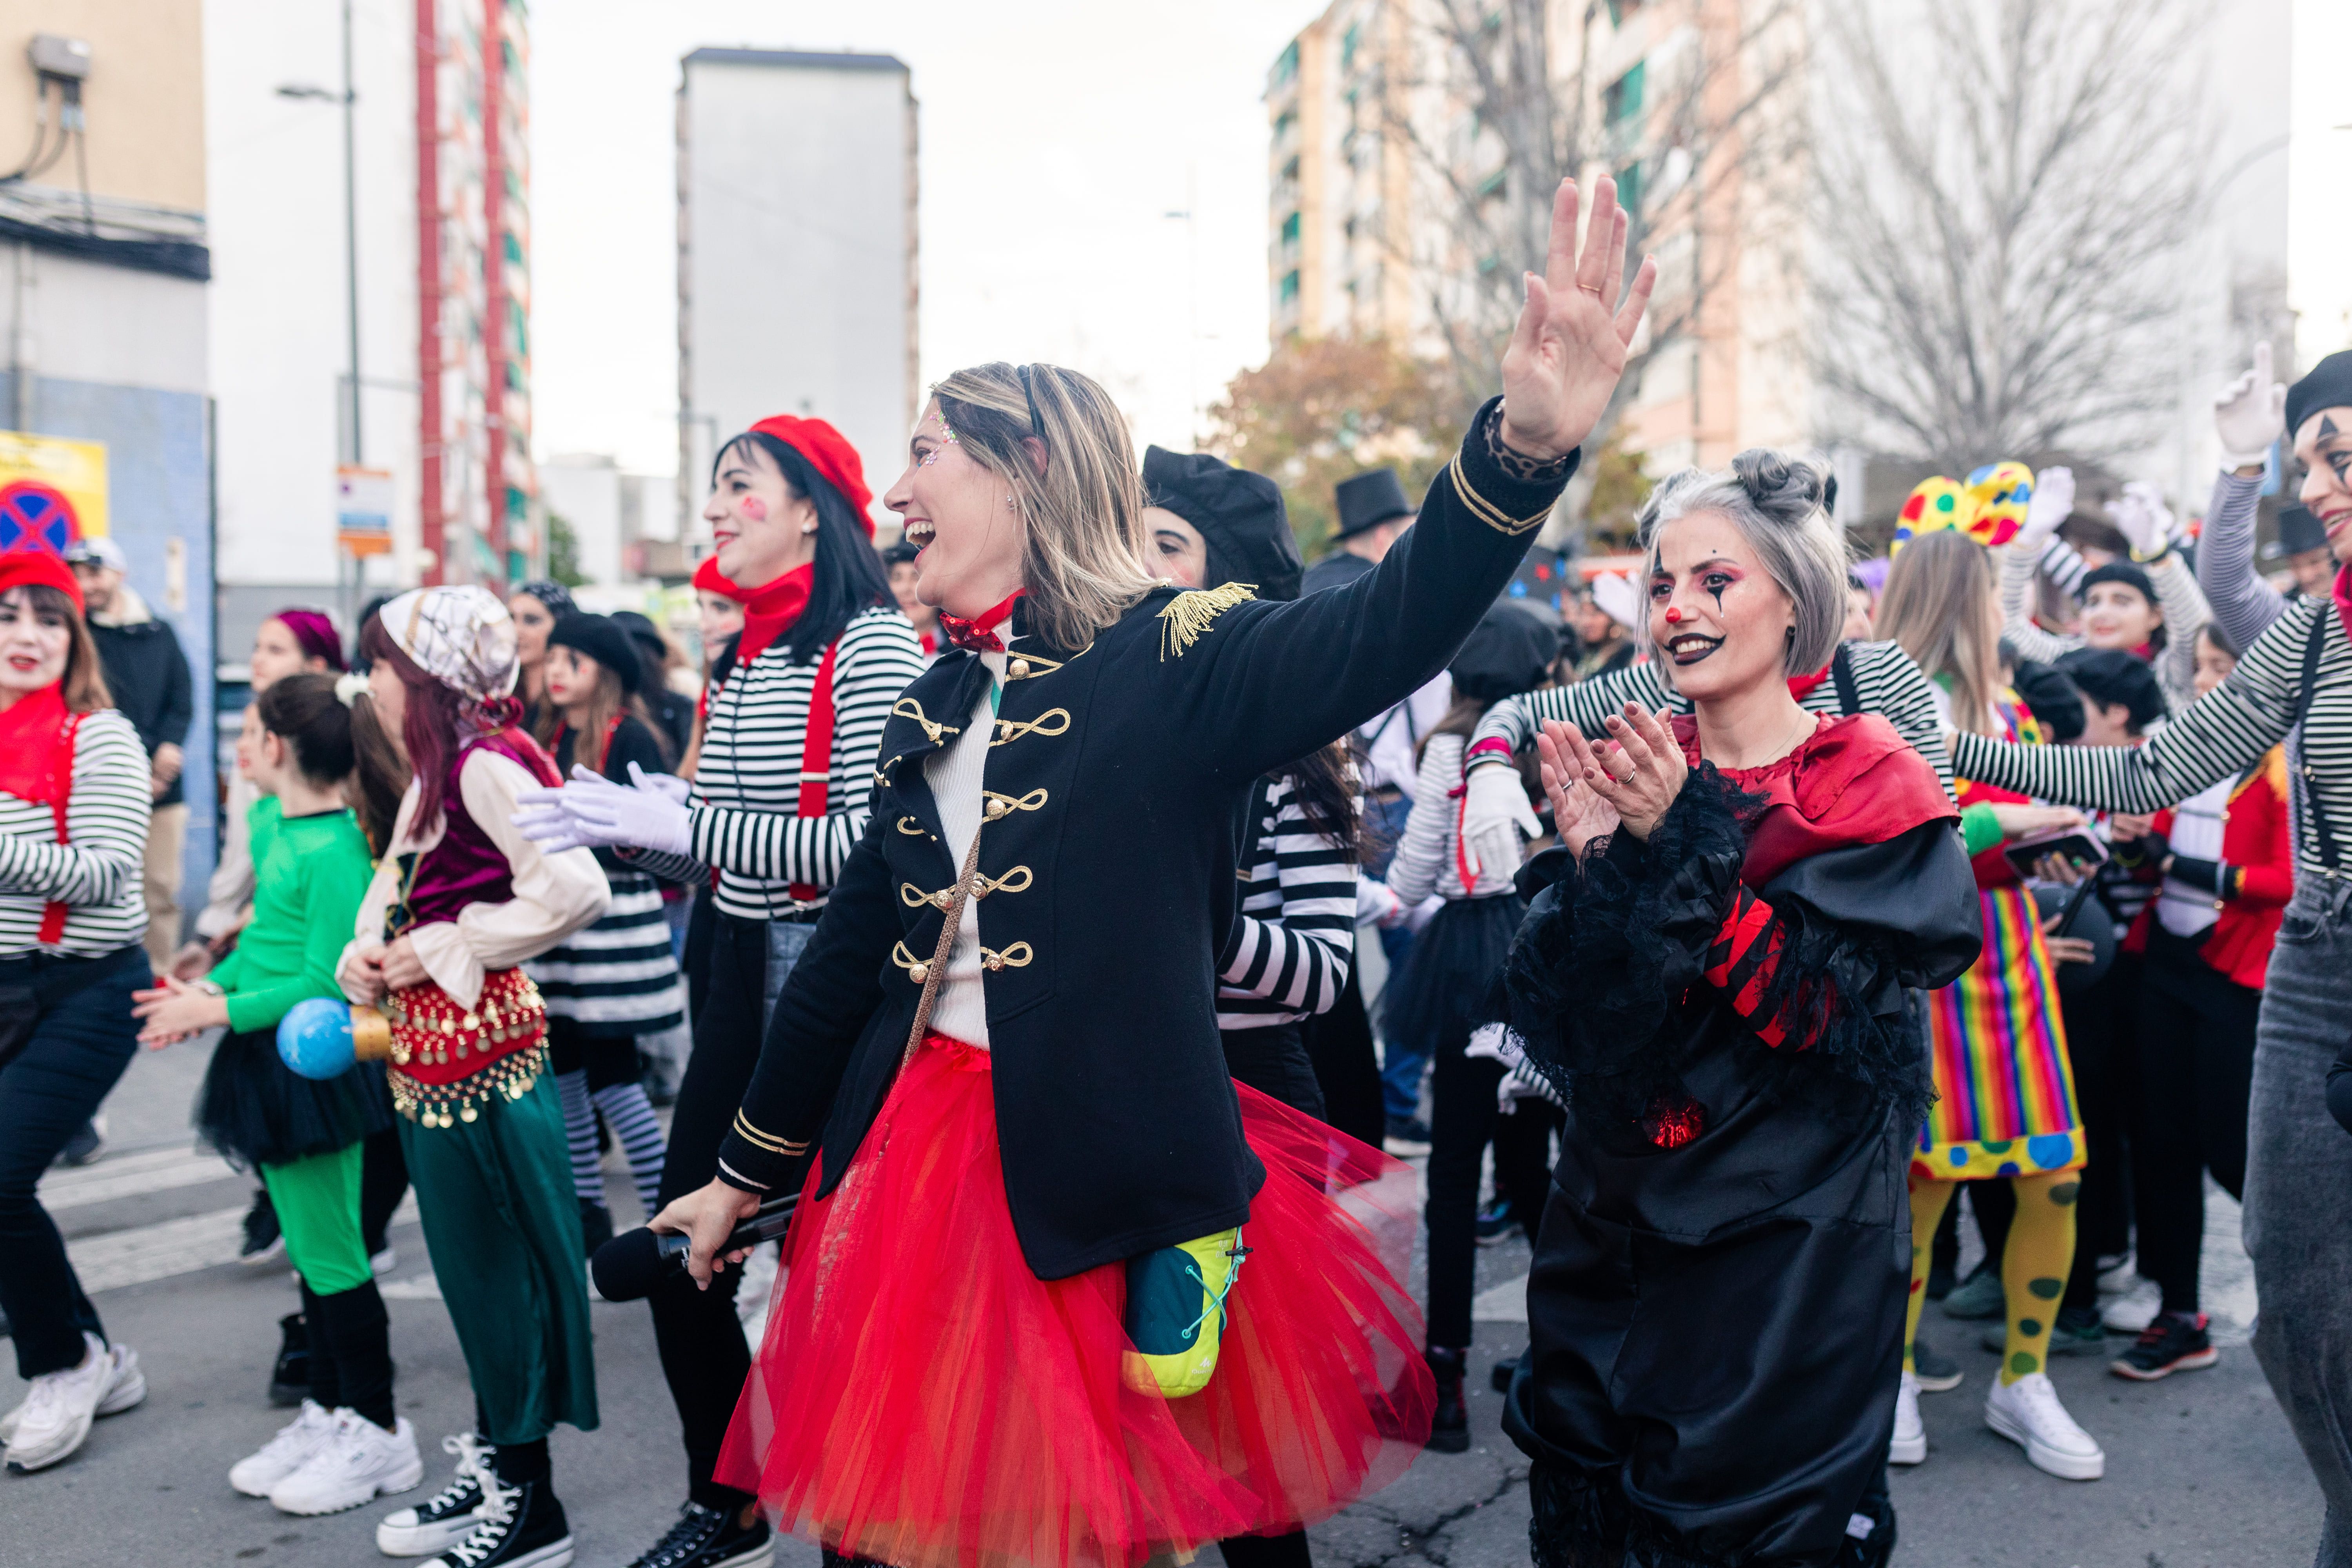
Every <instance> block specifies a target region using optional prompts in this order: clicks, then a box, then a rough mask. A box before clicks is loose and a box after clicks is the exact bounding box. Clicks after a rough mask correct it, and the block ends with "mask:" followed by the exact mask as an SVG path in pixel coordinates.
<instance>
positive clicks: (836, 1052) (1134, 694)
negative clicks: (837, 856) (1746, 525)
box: [719, 400, 1572, 1279]
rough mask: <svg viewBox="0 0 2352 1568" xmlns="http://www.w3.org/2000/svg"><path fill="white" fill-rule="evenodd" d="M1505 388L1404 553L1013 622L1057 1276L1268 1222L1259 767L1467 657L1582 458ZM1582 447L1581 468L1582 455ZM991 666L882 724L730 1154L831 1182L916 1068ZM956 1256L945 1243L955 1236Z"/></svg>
mask: <svg viewBox="0 0 2352 1568" xmlns="http://www.w3.org/2000/svg"><path fill="white" fill-rule="evenodd" d="M1498 408H1499V400H1497V402H1496V403H1490V404H1489V405H1487V406H1486V408H1485V409H1482V410H1481V411H1480V414H1479V417H1478V419H1477V420H1475V421H1474V422H1473V424H1472V426H1471V434H1470V436H1469V437H1468V438H1467V439H1466V440H1465V442H1464V445H1463V449H1462V452H1461V454H1460V455H1459V456H1458V457H1457V458H1455V460H1454V463H1453V464H1452V465H1451V466H1450V467H1449V468H1447V469H1446V470H1445V472H1444V473H1443V474H1442V475H1440V476H1439V478H1438V479H1437V481H1436V482H1435V483H1434V484H1433V485H1432V486H1431V488H1430V491H1429V496H1428V499H1427V500H1424V501H1423V505H1422V510H1421V518H1420V521H1419V522H1418V523H1417V524H1416V525H1415V526H1414V527H1413V528H1412V531H1410V532H1408V533H1407V534H1406V535H1405V536H1404V538H1403V539H1402V541H1400V542H1398V544H1397V545H1396V547H1395V548H1394V549H1392V550H1391V552H1389V556H1388V559H1387V560H1386V561H1385V562H1384V563H1382V564H1381V567H1380V568H1379V569H1378V570H1377V571H1373V572H1369V573H1367V574H1365V575H1364V576H1363V577H1361V578H1360V579H1359V580H1358V581H1357V582H1355V583H1353V584H1349V586H1347V587H1345V588H1340V589H1336V590H1333V591H1332V592H1329V593H1326V594H1318V595H1309V596H1307V597H1306V598H1303V599H1299V600H1297V601H1296V602H1294V603H1290V604H1268V603H1263V602H1259V601H1255V600H1249V599H1244V598H1242V597H1241V596H1240V595H1238V594H1235V593H1228V592H1222V591H1217V590H1211V591H1208V592H1202V593H1191V594H1180V593H1178V592H1176V591H1175V590H1173V589H1161V590H1160V591H1158V592H1155V593H1153V594H1151V595H1147V596H1146V597H1145V599H1144V600H1143V601H1142V602H1141V603H1140V604H1139V605H1136V607H1135V608H1134V609H1132V610H1130V611H1129V613H1128V614H1127V615H1126V616H1123V617H1122V618H1121V619H1120V620H1119V621H1118V623H1117V624H1116V625H1114V626H1108V627H1107V628H1105V629H1104V630H1103V631H1102V632H1101V633H1100V634H1098V635H1097V637H1096V638H1095V639H1094V641H1093V643H1092V644H1090V645H1089V646H1087V647H1083V648H1056V647H1046V646H1045V644H1044V643H1043V642H1042V641H1041V640H1040V639H1039V638H1037V637H1034V636H1031V635H1024V634H1023V633H1022V629H1021V628H1022V622H1021V621H1020V619H1019V616H1018V614H1017V612H1016V616H1015V620H1014V622H1013V627H1014V631H1015V634H1016V635H1015V636H1014V637H1013V639H1012V640H1011V641H1010V642H1009V643H1008V645H1007V647H1008V651H1009V653H1010V656H1011V659H1010V662H1009V664H1008V668H1007V679H1006V682H1005V686H1004V690H1003V696H1002V700H1001V702H1000V705H999V708H998V711H997V717H996V721H995V726H996V728H995V734H994V735H993V737H992V739H991V741H990V745H991V747H992V750H991V752H990V753H989V757H988V761H987V764H986V769H985V773H984V775H983V778H984V785H985V789H986V792H987V793H986V799H985V803H984V808H983V813H982V826H981V828H980V833H981V855H980V864H979V869H980V873H981V875H982V877H983V878H985V879H987V884H986V885H988V886H990V887H992V891H990V892H988V893H987V894H986V895H985V896H983V897H982V898H979V899H977V900H973V901H972V902H971V905H970V907H969V908H968V909H967V910H966V911H965V914H964V919H965V920H966V921H973V920H975V919H976V920H977V922H978V928H979V930H978V935H979V940H980V943H981V946H982V950H983V952H982V962H983V963H984V964H985V965H986V966H987V967H986V971H985V973H984V979H983V984H984V985H985V987H986V993H987V1005H988V1028H989V1044H990V1049H991V1052H992V1080H993V1084H994V1095H995V1105H996V1115H997V1124H998V1134H999V1141H1000V1144H1001V1147H1002V1150H1003V1169H1004V1184H1005V1192H1006V1196H1007V1198H1008V1200H1009V1202H1010V1205H1011V1208H1012V1215H1013V1228H1014V1230H1015V1232H1016V1233H1017V1234H1018V1235H1019V1237H1020V1239H1021V1247H1022V1251H1023V1253H1024V1257H1025V1258H1026V1259H1027V1261H1028V1264H1029V1267H1030V1268H1031V1269H1032V1270H1034V1272H1035V1273H1036V1274H1037V1275H1038V1277H1039V1278H1041V1279H1062V1278H1065V1277H1066V1276H1069V1275H1073V1274H1076V1273H1079V1272H1082V1271H1084V1270H1085V1269H1087V1268H1093V1267H1095V1266H1097V1265H1098V1264H1103V1263H1108V1262H1112V1261H1115V1260H1117V1259H1119V1258H1129V1257H1132V1256H1134V1255H1136V1254H1139V1253H1141V1252H1145V1251H1149V1250H1150V1249H1152V1248H1154V1247H1163V1246H1167V1245H1170V1244H1172V1243H1175V1242H1179V1241H1185V1240H1190V1239H1192V1238H1193V1237H1201V1236H1206V1235H1210V1234H1213V1233H1214V1232H1216V1231H1219V1230H1222V1229H1224V1228H1225V1227H1227V1226H1234V1225H1237V1224H1240V1223H1242V1222H1244V1220H1245V1219H1246V1218H1247V1217H1248V1213H1249V1203H1250V1199H1251V1197H1252V1195H1253V1194H1255V1192H1256V1191H1257V1188H1258V1186H1259V1184H1261V1183H1262V1182H1263V1181H1264V1180H1265V1171H1264V1169H1263V1168H1262V1167H1261V1166H1260V1164H1259V1163H1258V1162H1257V1160H1256V1159H1255V1156H1253V1155H1252V1154H1251V1153H1250V1152H1249V1150H1248V1147H1247V1145H1246V1144H1245V1143H1244V1141H1243V1137H1242V1129H1241V1114H1240V1110H1239V1106H1238V1104H1237V1102H1236V1100H1235V1099H1234V1089H1233V1084H1232V1080H1231V1079H1228V1078H1227V1076H1226V1073H1225V1059H1224V1053H1223V1047H1222V1046H1221V1045H1220V1042H1219V1039H1218V1036H1217V1019H1216V955H1217V953H1218V952H1220V951H1222V949H1223V945H1224V942H1225V938H1226V935H1227V932H1228V931H1229V930H1230V928H1231V926H1232V922H1233V919H1234V894H1233V888H1234V854H1235V845H1234V818H1235V816H1236V805H1237V804H1238V798H1239V797H1240V796H1241V795H1244V793H1245V792H1247V790H1248V789H1249V787H1250V785H1251V783H1252V781H1254V780H1255V778H1256V777H1257V776H1258V775H1259V774H1260V773H1266V772H1268V771H1270V770H1272V769H1275V768H1277V767H1280V766H1282V765H1283V764H1285V763H1289V762H1292V761H1294V760H1295V759H1297V757H1299V756H1300V755H1302V754H1303V753H1305V752H1308V751H1311V750H1312V749H1314V748H1315V747H1317V746H1318V745H1322V744H1324V743H1326V742H1328V741H1330V740H1331V739H1332V738H1333V737H1334V736H1337V735H1340V734H1344V733H1345V732H1346V731H1349V729H1351V728H1353V727H1355V726H1356V725H1358V724H1360V723H1362V722H1363V721H1366V720H1368V719H1370V718H1371V717H1372V716H1374V715H1375V714H1377V713H1379V712H1381V710H1383V709H1385V708H1388V707H1389V706H1391V704H1393V703H1395V702H1397V701H1398V700H1401V699H1402V698H1403V697H1404V696H1405V695H1406V694H1407V693H1409V692H1411V691H1413V690H1414V689H1417V688H1419V687H1420V686H1421V685H1422V684H1423V682H1425V681H1427V680H1428V679H1430V678H1431V677H1433V676H1434V675H1435V674H1436V673H1437V672H1438V670H1440V669H1442V668H1444V666H1445V663H1446V661H1447V659H1449V658H1452V657H1453V654H1454V650H1455V649H1456V648H1457V647H1460V646H1461V643H1462V640H1463V639H1464V638H1465V637H1467V636H1468V635H1469V632H1470V629H1471V628H1472V627H1473V626H1475V625H1476V624H1477V621H1478V617H1479V616H1481V615H1482V614H1483V613H1484V612H1485V611H1486V608H1487V606H1488V605H1492V604H1493V603H1494V602H1495V599H1496V595H1498V594H1499V593H1500V592H1501V591H1502V589H1503V586H1504V584H1506V583H1507V582H1508V581H1509V579H1510V576H1511V574H1512V571H1513V570H1514V569H1515V568H1516V567H1517V564H1518V562H1519V559H1520V557H1521V556H1522V555H1523V554H1524V553H1525V552H1526V550H1527V546H1528V542H1529V540H1531V539H1532V538H1533V537H1534V532H1535V530H1536V528H1537V527H1538V525H1540V523H1541V522H1542V521H1543V519H1544V518H1545V516H1546V515H1547V514H1548V513H1549V510H1550V508H1551V505H1552V503H1553V501H1554V500H1556V499H1557V497H1558V495H1559V489H1560V487H1561V484H1562V483H1563V482H1564V479H1565V475H1561V476H1559V477H1558V478H1553V479H1547V480H1542V481H1528V480H1523V479H1517V478H1514V477H1512V476H1511V475H1509V474H1507V473H1506V472H1505V471H1504V470H1503V468H1501V466H1500V465H1498V464H1497V462H1496V460H1495V458H1494V457H1493V456H1492V454H1491V453H1490V451H1489V448H1488V445H1487V436H1486V426H1487V422H1488V421H1489V420H1491V419H1493V418H1495V417H1496V415H1497V410H1498ZM1570 467H1572V464H1571V465H1570ZM989 679H990V676H989V673H988V670H987V667H986V666H985V665H984V664H982V661H981V660H980V659H979V658H977V657H975V656H973V655H971V654H969V653H964V652H961V651H958V652H950V653H949V654H948V655H947V656H946V657H944V658H941V659H940V661H939V662H938V663H936V664H934V665H933V666H932V667H931V668H930V669H929V670H928V671H926V672H925V673H924V674H923V675H922V676H921V678H919V679H917V680H916V681H915V682H914V683H913V684H912V685H910V686H909V687H908V689H907V690H906V692H905V694H904V695H903V696H902V697H901V698H900V699H899V700H898V705H897V708H896V710H894V712H893V715H892V717H891V719H890V721H889V722H888V725H887V727H886V728H885V729H884V731H883V733H882V742H881V747H880V750H879V752H877V757H878V759H879V760H878V763H877V769H876V773H877V787H876V791H875V795H874V802H873V811H874V816H873V821H872V823H871V825H870V826H868V828H867V830H866V837H864V839H863V840H861V841H860V842H859V844H858V846H857V847H856V849H855V850H854V851H853V852H852V854H851V856H850V858H849V862H848V864H847V865H846V867H845V868H844V869H843V871H842V874H841V876H840V878H839V879H838V880H836V881H835V884H834V887H833V891H832V896H831V900H830V901H829V902H828V904H827V905H826V908H825V911H824V918H823V919H822V920H821V921H819V923H818V925H817V928H816V931H815V932H814V935H813V937H812V938H811V940H810V943H809V946H808V948H807V949H806V951H805V952H803V954H802V955H801V958H800V960H799V962H798V963H797V964H796V965H795V966H794V967H793V973H792V975H791V977H790V978H789V979H788V980H787V981H786V983H785V984H784V988H783V991H782V994H781V995H780V996H779V998H778V1000H777V1004H776V1009H775V1014H774V1016H773V1018H772V1021H771V1023H770V1026H769V1030H768V1036H767V1039H766V1040H765V1042H764V1044H763V1046H762V1048H761V1057H760V1063H759V1067H758V1068H757V1070H756V1071H755V1073H754V1075H753V1077H752V1080H751V1089H750V1090H749V1092H748V1093H747V1094H746V1096H745V1098H744V1101H743V1108H742V1110H741V1113H740V1115H739V1117H738V1118H737V1121H736V1123H735V1127H734V1130H733V1131H732V1132H730V1134H729V1136H728V1138H727V1140H726V1142H725V1143H724V1144H723V1145H722V1147H721V1149H720V1152H719V1157H720V1160H721V1162H722V1171H721V1173H722V1176H723V1177H725V1178H726V1179H728V1180H730V1181H732V1182H734V1183H735V1184H738V1185H740V1186H743V1187H746V1188H756V1189H768V1188H777V1187H782V1186H783V1185H785V1184H792V1183H795V1182H798V1181H800V1180H803V1179H804V1168H803V1166H802V1164H801V1161H802V1160H803V1159H804V1158H805V1157H806V1155H807V1152H808V1148H809V1146H810V1144H811V1143H812V1142H814V1143H816V1144H818V1145H819V1155H818V1157H819V1158H821V1159H822V1160H823V1162H824V1176H823V1181H822V1183H821V1190H822V1191H824V1192H830V1191H832V1189H833V1188H834V1186H835V1185H836V1184H838V1183H839V1182H840V1181H841V1178H842V1176H843V1174H844V1173H845V1172H846V1171H847V1169H848V1167H849V1163H850V1160H851V1158H852V1157H853V1156H854V1155H855V1154H856V1152H857V1151H858V1148H859V1146H860V1144H861V1143H862V1142H864V1140H865V1139H866V1134H867V1132H868V1131H869V1129H870V1128H871V1127H872V1125H873V1123H874V1121H875V1118H876V1116H877V1113H878V1112H879V1110H880V1109H881V1106H882V1102H883V1100H884V1097H885V1096H886V1095H887V1093H888V1091H889V1088H890V1084H891V1082H892V1080H893V1079H894V1078H895V1077H896V1076H897V1073H898V1064H899V1060H900V1058H901V1055H902V1053H903V1051H904V1049H905V1046H906V1041H907V1034H908V1028H909V1026H911V1025H912V1023H913V1019H914V1014H915V1008H916V1004H917V1001H918V999H919V996H920V995H921V993H922V985H921V983H920V982H919V980H918V979H917V978H916V977H915V976H916V965H917V964H918V963H920V962H921V961H923V960H927V959H929V957H930V955H931V953H932V952H933V951H934V950H935V949H936V948H937V946H938V944H939V936H940V922H941V921H942V920H943V919H944V915H943V913H942V911H941V910H940V908H939V907H938V906H937V904H936V903H935V901H934V895H936V894H938V893H940V892H941V891H942V890H945V889H949V888H950V885H951V884H952V883H953V882H954V880H955V877H956V873H957V871H958V869H959V867H958V866H957V865H956V864H955V863H954V862H953V861H952V859H951V858H950V852H949V848H948V845H947V841H946V839H945V837H943V835H942V831H941V828H940V812H939V806H938V803H937V802H936V801H935V800H934V799H933V798H932V795H931V792H930V789H929V785H928V784H927V783H926V780H925V777H924V764H925V763H926V762H927V761H928V760H929V757H930V755H931V753H932V752H936V751H938V750H940V748H941V747H942V746H943V745H948V744H952V743H953V742H954V741H955V740H956V739H957V738H958V736H959V734H960V732H961V727H962V726H963V725H965V724H966V723H968V722H969V721H970V717H969V716H970V715H971V713H972V711H973V710H974V707H975V705H976V704H978V702H979V701H980V699H981V697H982V693H983V691H984V690H985V689H986V684H987V682H988V681H989ZM942 1261H943V1262H944V1261H945V1260H942Z"/></svg>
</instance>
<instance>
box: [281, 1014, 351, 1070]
mask: <svg viewBox="0 0 2352 1568" xmlns="http://www.w3.org/2000/svg"><path fill="white" fill-rule="evenodd" d="M356 1059H357V1058H356V1054H355V1053H354V1051H353V1048H352V1009H351V1005H350V1004H349V1003H346V1002H338V1001H336V1000H335V999H334V998H333V997H331V996H313V997H310V999H309V1000H308V1001H303V1002H297V1003H295V1004H294V1005H293V1006H291V1007H289V1008H288V1009H287V1010H286V1016H284V1017H283V1018H280V1019H278V1060H280V1061H282V1062H284V1063H285V1064H286V1065H287V1066H288V1067H289V1068H292V1069H293V1070H294V1071H295V1072H297V1073H299V1074H300V1075H301V1076H302V1077H304V1078H310V1079H331V1078H339V1077H341V1075H342V1074H344V1073H346V1072H349V1071H350V1070H351V1068H352V1062H353V1061H354V1060H356Z"/></svg>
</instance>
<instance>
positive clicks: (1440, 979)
mask: <svg viewBox="0 0 2352 1568" xmlns="http://www.w3.org/2000/svg"><path fill="white" fill-rule="evenodd" d="M1527 912H1528V907H1527V905H1526V904H1524V903H1522V902H1520V901H1519V897H1518V895H1517V894H1516V893H1498V894H1496V895H1495V896H1494V897H1493V898H1487V899H1449V900H1446V902H1445V907H1444V909H1442V910H1438V911H1437V913H1436V915H1435V916H1434V917H1433V918H1432V919H1431V921H1430V922H1429V923H1428V924H1427V925H1425V926H1423V927H1422V928H1421V932H1420V934H1419V935H1417V936H1415V937H1414V938H1413V939H1412V946H1411V947H1410V948H1408V949H1406V951H1405V955H1404V962H1403V963H1402V964H1399V965H1398V966H1397V972H1396V973H1394V974H1392V975H1391V976H1390V977H1389V983H1388V985H1387V987H1386V988H1385V989H1384V990H1383V991H1382V992H1381V1004H1380V1005H1381V1037H1383V1038H1385V1039H1388V1040H1391V1041H1393V1042H1395V1043H1396V1044H1397V1045H1400V1046H1402V1047H1405V1048H1407V1049H1412V1050H1423V1051H1441V1050H1459V1049H1461V1047H1462V1046H1463V1045H1464V1044H1465V1042H1466V1041H1467V1040H1468V1039H1469V1038H1470V1031H1471V1029H1472V1028H1474V1027H1475V1026H1476V1025H1477V1024H1478V1023H1480V1022H1482V1021H1483V1020H1484V1016H1485V1014H1484V1011H1483V1010H1482V1009H1483V1006H1484V1005H1485V1004H1486V994H1487V991H1488V989H1489V988H1490V987H1491V986H1492V985H1493V984H1494V983H1495V979H1496V976H1497V975H1499V974H1501V973H1502V972H1503V960H1504V959H1505V958H1507V956H1509V954H1510V951H1511V938H1512V937H1513V936H1514V935H1516V934H1517V931H1518V929H1519V921H1520V919H1521V917H1523V916H1524V915H1525V914H1526V913H1527Z"/></svg>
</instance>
